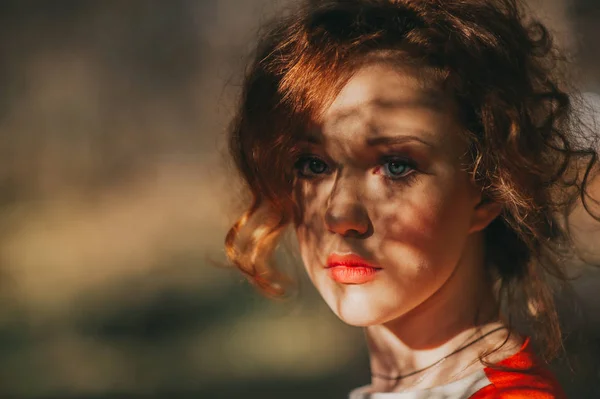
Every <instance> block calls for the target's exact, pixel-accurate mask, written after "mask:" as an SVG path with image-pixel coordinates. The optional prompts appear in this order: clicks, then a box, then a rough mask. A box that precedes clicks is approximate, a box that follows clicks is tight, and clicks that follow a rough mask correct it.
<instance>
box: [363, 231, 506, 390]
mask: <svg viewBox="0 0 600 399" xmlns="http://www.w3.org/2000/svg"><path fill="white" fill-rule="evenodd" d="M471 240H472V241H473V242H471V243H470V244H471V245H467V251H466V253H464V254H463V256H462V258H461V261H460V262H459V264H458V265H457V267H456V269H455V270H454V272H453V274H452V275H451V276H450V278H449V279H448V280H447V281H446V282H445V283H444V285H443V286H442V287H441V288H440V289H439V290H438V291H437V292H436V293H435V294H434V295H433V296H431V297H430V298H428V299H427V301H425V302H424V303H422V304H420V305H419V306H418V307H417V308H415V309H413V310H412V311H410V312H409V313H407V314H405V315H403V316H401V317H399V318H397V319H395V320H392V321H389V322H387V323H384V324H380V325H376V326H369V327H367V328H366V329H365V334H366V338H367V344H368V347H369V353H370V362H371V371H372V373H373V374H376V375H378V376H382V375H383V376H389V377H397V376H405V375H407V374H408V375H410V374H411V373H412V372H414V371H416V370H421V369H423V368H427V367H428V366H430V365H432V364H435V363H436V362H438V361H439V360H441V359H444V358H445V357H446V356H447V355H449V354H451V353H452V352H453V351H455V350H456V349H458V348H460V347H461V346H463V345H465V344H468V343H469V342H471V341H473V340H476V339H478V338H480V337H481V336H482V335H484V334H485V333H487V332H489V331H492V330H494V329H497V328H498V327H499V326H501V325H502V322H501V321H500V318H499V315H498V312H497V303H496V299H495V297H494V294H493V287H492V283H491V281H490V279H489V278H488V275H487V273H486V271H485V268H484V264H483V263H484V254H483V253H482V251H478V250H476V249H477V248H482V247H483V245H481V242H477V241H479V240H482V237H481V236H473V237H472V239H471ZM469 248H470V249H469ZM457 309H459V310H460V311H457ZM506 337H507V331H506V330H503V331H497V332H495V333H493V334H490V335H489V336H486V337H485V338H484V339H481V340H479V341H478V342H476V343H475V344H474V345H471V346H469V347H468V348H465V349H464V350H461V351H460V352H457V353H456V354H454V355H452V356H451V357H447V358H445V359H444V360H443V363H440V364H438V365H436V366H435V368H434V367H432V368H431V369H427V370H425V371H423V372H422V373H423V374H421V373H416V374H414V375H412V376H410V377H406V378H401V379H398V380H386V379H382V378H380V377H374V378H373V380H372V384H373V390H374V391H375V392H389V391H397V390H405V389H408V388H410V389H413V388H414V389H416V388H423V387H429V386H435V385H440V384H441V383H443V382H444V381H445V382H449V381H447V380H448V376H450V375H454V374H456V372H457V371H459V369H463V368H464V367H465V365H467V366H469V364H471V363H474V366H475V365H476V364H477V363H479V362H477V361H476V360H477V359H478V357H479V354H480V353H481V352H482V351H487V350H489V349H494V348H495V347H496V346H498V345H497V344H499V343H502V342H503V340H504V339H506ZM473 361H475V362H473ZM424 373H427V375H424ZM423 377H427V378H426V379H424V378H423Z"/></svg>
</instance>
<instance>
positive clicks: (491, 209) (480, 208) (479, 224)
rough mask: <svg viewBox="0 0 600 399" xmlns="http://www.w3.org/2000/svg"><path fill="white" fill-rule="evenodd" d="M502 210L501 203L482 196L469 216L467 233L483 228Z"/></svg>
mask: <svg viewBox="0 0 600 399" xmlns="http://www.w3.org/2000/svg"><path fill="white" fill-rule="evenodd" d="M500 212H502V204H500V203H498V202H494V201H491V200H488V199H485V198H482V199H481V200H480V201H479V203H477V205H475V210H474V212H473V216H472V218H471V228H470V229H469V233H475V232H478V231H482V230H483V229H485V228H486V227H487V226H488V225H489V224H490V223H492V221H493V220H494V219H496V218H497V217H498V216H499V215H500Z"/></svg>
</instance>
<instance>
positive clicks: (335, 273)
mask: <svg viewBox="0 0 600 399" xmlns="http://www.w3.org/2000/svg"><path fill="white" fill-rule="evenodd" d="M379 270H381V269H376V268H374V267H366V266H333V267H330V268H328V269H327V272H328V273H329V276H330V277H331V278H332V279H334V280H335V281H337V282H338V283H342V284H364V283H368V282H369V281H371V280H373V279H374V278H375V275H376V274H377V272H378V271H379Z"/></svg>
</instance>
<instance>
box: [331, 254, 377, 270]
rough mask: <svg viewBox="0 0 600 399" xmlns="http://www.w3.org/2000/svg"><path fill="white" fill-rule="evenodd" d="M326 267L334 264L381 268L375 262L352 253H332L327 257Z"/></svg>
mask: <svg viewBox="0 0 600 399" xmlns="http://www.w3.org/2000/svg"><path fill="white" fill-rule="evenodd" d="M325 265H326V266H325V267H326V268H330V267H335V266H351V267H360V266H362V267H372V268H374V269H381V268H380V267H378V266H376V265H375V264H373V263H371V262H369V261H367V260H365V259H363V258H362V257H360V256H359V255H356V254H354V253H345V254H340V253H332V254H330V255H329V256H328V257H327V263H326V264H325Z"/></svg>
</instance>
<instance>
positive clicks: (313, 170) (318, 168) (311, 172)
mask: <svg viewBox="0 0 600 399" xmlns="http://www.w3.org/2000/svg"><path fill="white" fill-rule="evenodd" d="M294 169H295V170H296V172H297V173H298V175H299V176H300V177H316V176H319V175H322V174H325V173H328V172H329V166H327V164H326V163H325V162H324V161H322V160H321V159H319V158H317V157H302V158H300V159H298V161H296V163H295V164H294Z"/></svg>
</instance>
